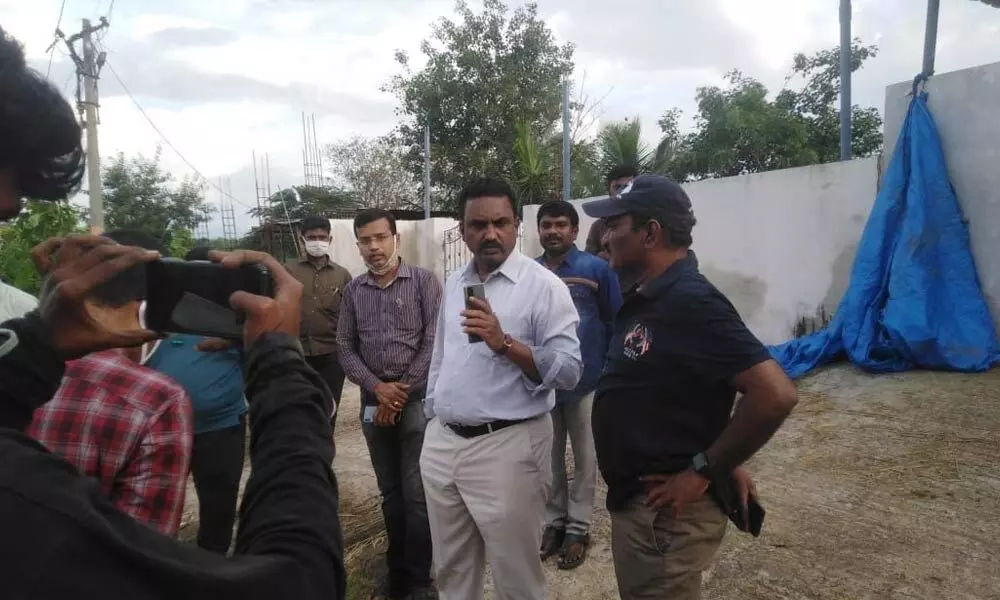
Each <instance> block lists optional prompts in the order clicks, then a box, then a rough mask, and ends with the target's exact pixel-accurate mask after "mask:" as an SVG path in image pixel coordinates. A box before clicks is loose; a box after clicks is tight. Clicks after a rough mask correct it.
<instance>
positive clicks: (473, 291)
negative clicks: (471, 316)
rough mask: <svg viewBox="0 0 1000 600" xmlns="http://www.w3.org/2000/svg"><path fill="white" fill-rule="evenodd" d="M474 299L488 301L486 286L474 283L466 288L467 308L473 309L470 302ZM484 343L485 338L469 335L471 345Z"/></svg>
mask: <svg viewBox="0 0 1000 600" xmlns="http://www.w3.org/2000/svg"><path fill="white" fill-rule="evenodd" d="M472 298H479V299H480V300H486V286H485V285H484V284H482V283H474V284H472V285H467V286H465V308H467V309H468V308H472V305H471V304H470V303H469V300H471V299H472ZM481 341H483V338H481V337H479V336H478V335H475V334H472V333H470V334H469V343H470V344H475V343H477V342H481Z"/></svg>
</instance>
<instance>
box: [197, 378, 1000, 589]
mask: <svg viewBox="0 0 1000 600" xmlns="http://www.w3.org/2000/svg"><path fill="white" fill-rule="evenodd" d="M799 390H800V403H799V406H798V408H797V409H796V411H795V413H794V414H793V416H792V417H791V418H790V419H789V421H788V422H787V423H786V424H785V426H784V428H783V429H782V430H781V432H779V434H778V435H777V436H776V437H775V439H774V440H772V441H771V443H770V444H769V445H768V446H767V447H766V448H765V450H764V451H762V452H761V453H760V455H759V456H757V457H756V458H755V459H754V460H753V462H752V463H751V464H750V469H751V472H752V473H753V475H754V479H755V480H756V481H757V487H758V489H759V492H760V494H761V498H762V502H763V504H764V506H765V508H766V509H767V518H766V520H765V525H764V533H763V535H762V536H761V537H760V538H759V539H753V538H751V537H749V536H747V535H744V534H740V533H738V532H735V531H734V530H732V528H731V530H730V533H729V534H727V536H726V540H725V542H724V544H723V548H722V550H721V551H720V553H719V556H718V559H717V561H716V563H715V565H714V567H713V568H712V569H711V570H710V571H709V572H708V573H706V579H705V590H706V591H705V597H706V598H719V599H723V598H724V599H729V598H732V599H737V598H738V599H749V600H755V599H759V600H765V599H766V600H775V599H796V600H797V599H817V600H818V599H823V600H848V599H850V600H855V599H879V600H882V599H897V598H898V599H904V598H907V599H909V598H927V599H938V598H945V599H949V600H950V599H955V600H964V599H973V598H975V599H980V598H994V599H1000V466H998V461H1000V369H998V370H994V371H992V372H990V373H986V374H980V375H964V374H951V373H930V372H915V373H906V374H902V375H882V376H877V377H873V376H870V375H866V374H864V373H862V372H860V371H858V370H856V369H854V368H852V367H849V366H837V367H832V368H829V369H826V370H823V371H820V372H818V373H816V374H814V375H812V376H810V377H808V378H806V379H804V380H803V381H802V382H801V383H800V386H799ZM357 402H358V395H357V391H356V389H355V388H348V389H347V390H345V402H344V406H343V407H342V411H343V413H342V414H341V415H340V418H339V419H338V427H337V458H336V461H335V462H334V470H335V472H336V473H337V476H338V481H339V482H340V485H341V497H342V506H341V512H342V515H343V521H344V528H345V537H346V539H347V544H348V554H349V556H348V558H349V565H350V572H351V574H352V581H351V582H350V585H349V588H350V589H349V596H350V597H352V598H366V597H367V592H368V591H369V589H370V586H371V583H372V578H373V574H374V571H376V570H378V568H379V560H378V557H377V552H378V550H379V549H380V546H381V543H382V540H381V537H380V536H379V535H378V530H379V527H380V522H379V521H380V519H379V518H378V510H379V509H378V502H377V499H376V494H377V490H376V486H375V478H374V474H373V473H372V470H371V463H370V462H369V458H368V451H367V448H366V447H365V443H364V439H363V437H362V436H361V431H360V425H359V424H358V418H357V416H358V404H357ZM603 495H604V488H603V484H602V485H601V489H600V490H599V494H598V496H599V497H598V499H597V506H596V508H595V514H594V525H593V530H592V538H593V540H594V541H593V546H592V548H591V553H590V557H589V558H588V560H587V562H586V564H584V565H583V566H582V567H580V568H579V569H577V570H576V571H573V572H569V573H565V572H560V571H558V570H556V569H555V567H554V565H553V564H549V565H547V570H548V572H547V575H548V581H549V592H550V597H551V598H553V599H554V600H571V599H572V600H598V599H602V600H603V599H614V598H618V593H617V590H616V586H615V579H614V570H613V568H612V566H611V549H610V543H609V540H610V525H609V521H608V514H607V512H606V511H605V510H604V508H603V503H604V497H603ZM196 507H197V500H196V498H195V494H194V490H193V488H189V493H188V507H187V510H186V512H185V529H184V531H183V532H182V536H184V537H190V536H191V535H193V531H194V530H195V529H196V526H197V525H196V523H195V521H196V517H197V509H196ZM487 587H488V591H487V596H488V597H492V592H491V591H490V590H489V588H490V587H491V586H489V585H488V586H487Z"/></svg>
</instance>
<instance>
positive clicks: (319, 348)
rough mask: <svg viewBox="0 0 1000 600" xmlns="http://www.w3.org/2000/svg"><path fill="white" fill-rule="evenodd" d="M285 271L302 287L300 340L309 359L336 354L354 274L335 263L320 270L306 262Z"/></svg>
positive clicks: (302, 260) (304, 260)
mask: <svg viewBox="0 0 1000 600" xmlns="http://www.w3.org/2000/svg"><path fill="white" fill-rule="evenodd" d="M285 268H287V269H288V272H289V273H291V274H292V276H293V277H295V279H298V280H299V282H300V283H301V284H302V332H301V334H300V337H301V339H302V348H303V349H304V350H305V353H306V356H320V355H323V354H335V353H336V352H337V321H338V319H339V318H340V300H341V299H342V298H343V297H344V290H345V289H347V284H348V283H350V281H351V274H350V272H348V270H347V269H345V268H344V267H342V266H340V265H338V264H337V263H335V262H333V261H332V260H327V262H326V264H325V265H323V266H322V267H320V268H318V269H317V268H316V267H314V266H313V265H312V263H310V262H309V260H308V259H306V258H303V259H301V260H297V261H293V262H290V263H288V264H287V265H285Z"/></svg>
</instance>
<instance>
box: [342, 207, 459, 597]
mask: <svg viewBox="0 0 1000 600" xmlns="http://www.w3.org/2000/svg"><path fill="white" fill-rule="evenodd" d="M354 235H355V237H356V238H357V240H358V250H359V251H360V252H361V258H362V259H363V260H364V262H365V265H366V266H367V267H368V272H367V273H365V274H363V275H359V276H358V277H355V278H354V279H353V280H352V281H351V283H349V284H347V289H346V290H345V291H344V299H343V301H342V302H341V306H340V323H339V325H338V327H337V342H338V346H339V348H340V362H341V365H343V367H344V372H345V373H346V374H347V377H348V379H350V380H351V381H353V382H354V383H356V384H358V386H360V387H361V411H362V412H361V419H362V424H361V431H362V433H364V436H365V441H366V442H367V443H368V453H369V454H370V455H371V459H372V467H373V468H374V469H375V477H376V478H377V479H378V487H379V492H380V493H381V495H382V518H383V520H384V521H385V528H386V535H387V536H388V539H389V548H388V550H387V551H386V553H385V560H386V563H387V566H388V567H389V573H388V577H386V578H385V579H383V580H382V581H380V582H379V584H378V587H377V589H376V590H375V594H374V595H373V596H372V600H402V599H403V598H406V599H407V600H432V599H435V598H437V592H436V590H435V589H434V586H433V584H432V580H431V533H430V528H429V526H428V524H427V502H426V500H425V499H424V487H423V483H422V482H421V480H420V450H421V447H422V446H423V443H424V430H425V429H426V427H427V417H426V416H425V414H424V394H425V391H426V389H427V372H428V369H429V368H430V362H431V353H432V352H433V350H434V333H435V329H436V327H435V326H436V324H437V315H438V306H439V305H440V304H441V284H440V283H438V280H437V278H436V277H434V274H433V273H431V272H430V271H428V270H426V269H421V268H420V267H415V266H413V265H408V264H406V263H404V262H403V259H402V257H400V256H399V234H398V233H397V232H396V219H395V217H393V215H392V213H390V212H388V211H384V210H381V209H376V208H371V209H366V210H362V211H360V212H359V213H358V214H357V216H356V217H355V218H354Z"/></svg>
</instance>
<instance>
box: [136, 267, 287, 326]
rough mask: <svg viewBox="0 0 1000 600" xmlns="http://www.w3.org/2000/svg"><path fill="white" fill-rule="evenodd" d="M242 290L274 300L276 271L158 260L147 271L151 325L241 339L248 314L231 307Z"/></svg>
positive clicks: (148, 317) (148, 324) (149, 323)
mask: <svg viewBox="0 0 1000 600" xmlns="http://www.w3.org/2000/svg"><path fill="white" fill-rule="evenodd" d="M237 291H244V292H249V293H251V294H257V295H260V296H269V297H272V298H273V297H274V280H273V279H272V277H271V272H270V271H269V270H268V269H267V268H266V267H264V266H263V265H259V264H245V265H241V266H239V267H235V268H229V267H223V266H222V265H220V264H218V263H213V262H209V261H203V260H191V261H185V260H178V259H174V258H164V259H161V260H158V261H154V262H152V263H149V264H148V265H147V266H146V326H147V327H148V328H149V329H152V330H153V331H157V332H162V333H192V334H197V335H203V336H208V337H221V338H225V339H233V340H238V339H240V338H241V337H243V321H244V315H243V314H242V313H240V312H239V311H236V310H233V309H232V308H230V306H229V297H230V296H231V295H232V294H233V292H237Z"/></svg>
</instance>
